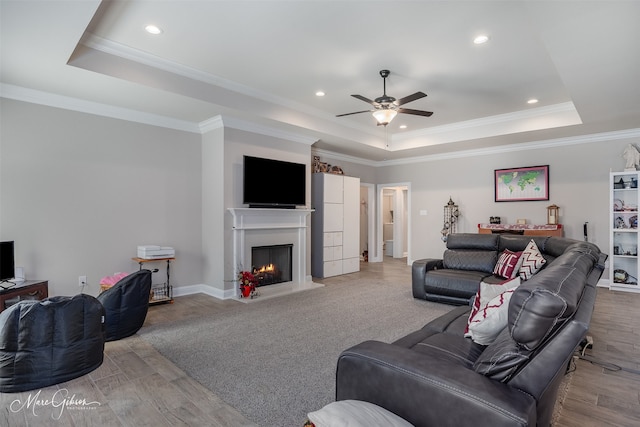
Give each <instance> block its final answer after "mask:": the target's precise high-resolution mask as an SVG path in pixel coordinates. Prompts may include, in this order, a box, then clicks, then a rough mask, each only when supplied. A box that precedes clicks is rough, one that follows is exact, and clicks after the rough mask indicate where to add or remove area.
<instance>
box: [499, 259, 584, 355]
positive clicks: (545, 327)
mask: <svg viewBox="0 0 640 427" xmlns="http://www.w3.org/2000/svg"><path fill="white" fill-rule="evenodd" d="M586 280H587V278H586V275H585V274H584V273H583V272H581V271H580V270H579V269H577V268H574V267H569V266H564V265H555V264H554V265H551V266H549V268H547V269H545V274H540V275H536V276H534V278H533V279H531V280H530V281H528V282H526V283H524V284H522V285H521V286H519V287H518V288H517V289H516V291H515V292H514V294H513V296H512V297H511V302H510V304H509V329H510V331H511V336H512V338H513V339H514V340H515V341H516V342H517V343H518V344H519V345H520V346H522V347H524V348H526V349H528V350H534V349H536V348H537V347H538V346H539V345H540V344H541V343H542V342H543V341H544V339H545V338H546V337H547V336H549V335H550V334H552V332H553V331H554V330H555V329H557V328H558V327H560V326H561V325H562V324H563V323H564V321H566V319H567V318H568V317H569V316H571V315H572V314H573V313H574V312H575V310H576V307H577V306H578V304H579V302H580V298H581V296H582V292H583V288H584V284H585V283H586Z"/></svg>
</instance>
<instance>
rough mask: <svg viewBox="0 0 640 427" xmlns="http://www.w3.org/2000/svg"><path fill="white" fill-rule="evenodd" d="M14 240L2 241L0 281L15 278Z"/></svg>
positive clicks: (0, 246) (0, 249) (0, 247)
mask: <svg viewBox="0 0 640 427" xmlns="http://www.w3.org/2000/svg"><path fill="white" fill-rule="evenodd" d="M13 257H14V255H13V241H8V242H0V283H2V282H6V281H8V280H9V279H13V276H14V274H15V265H14V262H15V261H14V258H13Z"/></svg>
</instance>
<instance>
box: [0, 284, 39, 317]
mask: <svg viewBox="0 0 640 427" xmlns="http://www.w3.org/2000/svg"><path fill="white" fill-rule="evenodd" d="M48 296H49V281H48V280H26V281H24V282H22V283H19V284H16V285H15V286H13V287H11V288H8V289H0V312H1V311H3V310H4V309H6V308H8V307H10V306H11V305H13V304H15V303H17V302H19V301H24V300H43V299H45V298H47V297H48Z"/></svg>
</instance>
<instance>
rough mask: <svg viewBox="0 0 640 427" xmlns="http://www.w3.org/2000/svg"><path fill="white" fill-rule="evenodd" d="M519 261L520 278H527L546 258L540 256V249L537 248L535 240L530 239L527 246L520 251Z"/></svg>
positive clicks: (539, 267)
mask: <svg viewBox="0 0 640 427" xmlns="http://www.w3.org/2000/svg"><path fill="white" fill-rule="evenodd" d="M520 258H521V260H522V261H521V263H520V271H519V275H520V279H522V280H529V279H531V277H533V275H534V274H536V273H537V272H538V271H539V270H540V269H541V268H542V266H543V265H544V263H545V262H547V260H546V259H544V257H543V256H542V253H541V252H540V249H538V245H536V242H534V241H533V239H531V241H530V242H529V244H528V245H527V247H526V248H525V249H524V251H523V252H522V256H521V257H520Z"/></svg>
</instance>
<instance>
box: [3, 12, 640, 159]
mask: <svg viewBox="0 0 640 427" xmlns="http://www.w3.org/2000/svg"><path fill="white" fill-rule="evenodd" d="M0 7H1V9H0V17H1V34H0V35H1V45H0V48H1V58H0V59H1V63H0V77H1V84H2V86H0V88H1V90H2V92H0V94H1V95H2V96H4V97H7V98H14V99H22V100H31V101H34V102H42V103H48V104H51V105H54V104H59V105H63V106H67V108H75V109H79V110H84V111H89V112H98V113H102V114H107V115H109V114H111V115H118V114H120V115H123V114H124V115H125V116H127V115H128V117H131V118H134V119H139V120H141V121H148V122H149V121H156V122H159V123H164V124H165V125H167V126H171V127H178V128H185V129H190V130H193V131H198V129H200V128H201V127H202V126H203V124H205V123H207V121H208V120H209V119H211V118H213V117H216V116H218V115H222V117H223V120H227V119H228V120H232V121H233V120H235V121H236V122H240V123H251V124H252V125H255V126H260V127H263V128H269V129H273V130H277V131H279V132H285V133H287V134H291V135H298V136H300V137H301V138H303V139H308V140H309V141H315V140H317V142H316V143H315V146H316V147H318V148H320V149H326V150H331V151H334V152H337V153H342V154H345V155H350V156H356V157H360V158H362V159H367V160H372V161H381V160H385V159H387V160H393V159H402V158H405V157H409V156H424V155H431V154H441V153H448V152H455V151H460V150H470V149H481V148H488V147H499V146H504V145H508V144H521V143H527V142H532V141H543V140H555V139H559V138H560V139H564V138H567V139H571V138H575V137H583V136H585V135H593V134H598V133H603V132H611V131H621V130H631V129H637V128H640V25H638V18H639V17H640V1H544V2H543V1H509V2H507V1H481V0H477V1H391V0H387V1H364V0H362V1H359V0H352V1H302V0H300V1H268V0H263V1H239V0H234V1H214V0H199V1H189V0H181V1H178V0H175V1H168V0H167V1H157V0H156V1H102V2H101V1H98V0H82V1H79V0H70V1H57V0H48V1H32V0H19V1H7V0H0ZM150 23H153V24H156V25H158V26H159V27H161V28H162V29H163V33H162V34H161V35H159V36H152V35H150V34H148V33H146V32H145V31H144V27H145V26H146V25H147V24H150ZM481 33H484V34H487V35H488V36H489V37H490V40H489V42H488V43H486V44H484V45H474V44H473V42H472V40H473V38H474V37H475V36H476V35H478V34H481ZM381 69H389V70H391V76H390V77H389V78H388V79H387V95H390V96H394V97H396V98H401V97H404V96H406V95H409V94H412V93H414V92H417V91H423V92H425V93H427V94H428V97H426V98H423V99H420V100H417V101H414V102H412V103H410V104H406V105H405V106H404V107H407V108H413V109H421V110H429V111H433V112H434V114H433V116H431V117H428V118H427V117H420V116H409V115H404V114H399V115H398V116H397V117H396V118H395V119H394V120H393V122H392V123H391V124H390V125H389V126H387V127H386V128H384V127H381V126H380V127H378V126H376V125H375V120H374V119H373V118H372V116H371V115H370V114H368V113H363V114H357V115H352V116H347V117H341V118H336V117H335V115H336V114H341V113H348V112H353V111H361V110H367V109H369V108H370V105H368V104H366V103H364V102H362V101H360V100H357V99H355V98H353V97H351V96H350V95H351V94H360V95H363V96H365V97H367V98H369V99H374V98H376V97H378V96H380V95H382V78H381V77H380V75H379V71H380V70H381ZM318 90H322V91H324V92H325V93H326V96H324V97H321V98H320V97H316V96H315V92H316V91H318ZM529 98H537V99H539V103H538V104H535V105H528V104H527V103H526V101H527V100H528V99H529ZM403 124H404V125H406V126H407V128H406V129H400V128H399V126H400V125H403Z"/></svg>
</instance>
